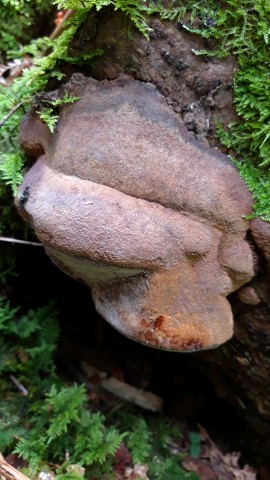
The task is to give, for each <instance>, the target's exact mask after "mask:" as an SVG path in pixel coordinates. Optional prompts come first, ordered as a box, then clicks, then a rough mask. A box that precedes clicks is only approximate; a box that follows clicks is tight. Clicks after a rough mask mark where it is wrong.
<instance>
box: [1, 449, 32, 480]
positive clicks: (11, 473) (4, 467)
mask: <svg viewBox="0 0 270 480" xmlns="http://www.w3.org/2000/svg"><path fill="white" fill-rule="evenodd" d="M0 476H1V477H3V478H4V479H5V480H30V479H29V478H28V477H26V476H25V475H23V473H21V472H19V470H17V469H16V468H14V467H12V466H11V465H9V463H7V462H6V460H5V459H4V457H3V456H2V455H1V453H0Z"/></svg>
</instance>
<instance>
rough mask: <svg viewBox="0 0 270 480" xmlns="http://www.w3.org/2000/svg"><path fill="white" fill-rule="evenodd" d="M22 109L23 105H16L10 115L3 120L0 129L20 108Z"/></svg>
mask: <svg viewBox="0 0 270 480" xmlns="http://www.w3.org/2000/svg"><path fill="white" fill-rule="evenodd" d="M21 107H22V103H18V104H17V105H15V107H13V108H12V109H11V110H10V111H9V112H8V113H7V115H6V116H5V117H4V118H3V120H1V122H0V128H1V127H2V126H3V125H4V124H5V123H6V121H7V120H8V119H9V118H10V117H11V115H13V113H15V112H16V110H18V109H19V108H21Z"/></svg>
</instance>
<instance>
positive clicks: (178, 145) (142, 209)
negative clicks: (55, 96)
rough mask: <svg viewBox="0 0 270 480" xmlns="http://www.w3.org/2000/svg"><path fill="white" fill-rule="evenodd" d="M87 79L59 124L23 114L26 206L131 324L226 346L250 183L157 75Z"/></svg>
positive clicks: (44, 234)
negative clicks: (51, 128) (194, 127)
mask: <svg viewBox="0 0 270 480" xmlns="http://www.w3.org/2000/svg"><path fill="white" fill-rule="evenodd" d="M83 84H84V85H83V88H82V89H81V91H80V93H79V95H80V97H81V99H80V100H79V101H78V102H76V103H74V104H73V105H70V106H65V107H63V108H62V111H61V115H60V120H59V124H58V126H57V130H56V132H55V133H54V134H53V135H50V134H49V133H48V131H47V129H46V128H45V127H44V125H43V124H42V123H41V121H40V120H39V119H38V118H37V117H36V115H35V114H33V112H32V113H31V112H30V113H29V114H28V117H27V118H26V119H25V120H24V121H23V123H22V126H21V130H20V140H21V144H22V146H23V147H24V148H25V149H26V151H27V152H30V153H32V155H36V156H37V157H38V161H37V162H36V163H35V165H34V166H33V167H32V168H31V169H30V171H29V172H28V173H27V174H26V175H25V178H24V181H23V183H22V185H21V186H20V189H19V192H18V197H17V205H18V208H19V210H20V212H21V214H22V215H23V216H24V218H25V219H26V220H28V221H29V222H30V223H31V224H32V226H33V228H34V229H35V231H36V233H37V235H38V237H39V239H40V240H41V241H42V242H43V243H44V245H45V247H46V251H47V253H48V254H49V255H50V257H51V258H52V260H53V261H54V262H55V263H56V265H58V266H59V267H60V268H61V269H62V270H63V271H65V272H66V273H68V274H69V275H71V276H72V277H74V278H76V279H79V280H81V281H83V282H84V283H86V284H87V285H89V286H90V287H91V289H92V295H93V299H94V302H95V305H96V308H97V310H98V311H99V312H100V313H101V315H103V317H104V318H105V319H106V320H108V322H110V323H111V324H112V325H113V326H114V327H115V328H116V329H118V330H119V331H120V332H122V333H123V334H125V335H127V336H128V337H130V338H133V339H134V340H137V341H139V342H142V343H144V344H147V345H149V346H152V347H155V348H161V349H166V350H175V351H192V350H199V349H205V348H212V347H215V346H217V345H220V344H221V343H223V342H225V341H226V340H228V339H229V338H230V337H231V335H232V333H233V321H232V313H231V308H230V304H229V302H228V301H227V299H226V296H227V295H228V294H229V293H231V292H232V291H234V290H236V289H238V288H239V287H240V286H241V285H243V284H245V283H247V282H248V281H249V280H250V279H251V278H252V276H253V274H254V272H253V259H252V252H251V249H250V247H249V244H248V243H247V242H246V241H245V235H246V231H247V229H248V222H247V221H245V220H244V219H243V216H244V215H246V214H248V213H250V208H251V207H250V205H251V196H250V194H249V192H248V191H247V188H246V187H245V185H244V183H243V182H242V180H241V179H240V178H239V175H238V173H237V171H236V169H235V168H234V166H233V165H232V164H231V163H230V161H229V160H228V158H227V157H226V156H225V155H223V154H220V153H217V152H216V151H213V150H211V149H209V148H206V147H204V146H202V145H201V144H199V143H198V142H196V141H195V140H194V138H193V137H192V136H191V135H189V134H188V133H187V132H186V129H185V127H184V126H183V124H182V121H181V119H180V117H179V116H178V115H177V114H176V113H175V112H174V111H173V110H171V108H170V107H169V106H168V105H167V104H166V101H165V99H164V98H163V96H162V95H161V94H160V93H159V92H158V91H157V90H156V89H155V87H154V86H152V85H150V84H145V83H141V82H138V81H135V80H131V79H127V78H123V79H118V80H116V81H101V82H97V81H95V80H93V79H88V80H85V79H84V82H83ZM70 85H71V86H69V87H68V88H70V90H71V91H72V82H71V84H70ZM75 94H76V95H78V85H76V92H75ZM32 146H33V147H32ZM31 149H32V152H31ZM41 153H42V155H41V156H39V155H40V154H41ZM26 188H27V201H25V202H24V203H23V204H21V202H20V199H21V198H22V195H23V192H24V191H25V189H26Z"/></svg>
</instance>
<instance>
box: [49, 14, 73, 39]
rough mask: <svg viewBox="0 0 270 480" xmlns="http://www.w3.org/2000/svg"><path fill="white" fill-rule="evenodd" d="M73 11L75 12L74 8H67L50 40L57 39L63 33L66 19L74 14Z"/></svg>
mask: <svg viewBox="0 0 270 480" xmlns="http://www.w3.org/2000/svg"><path fill="white" fill-rule="evenodd" d="M73 13H74V10H67V12H66V13H65V15H64V16H63V18H62V20H61V22H60V23H59V25H57V26H56V27H55V29H54V30H53V32H52V33H51V35H50V40H55V39H56V38H57V37H59V35H60V33H62V30H63V28H64V23H65V21H66V20H68V18H70V17H71V16H72V15H73Z"/></svg>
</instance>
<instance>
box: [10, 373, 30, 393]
mask: <svg viewBox="0 0 270 480" xmlns="http://www.w3.org/2000/svg"><path fill="white" fill-rule="evenodd" d="M9 378H10V380H11V381H12V382H13V383H14V385H15V386H16V387H17V388H18V390H19V391H20V392H21V394H22V395H23V396H24V397H27V396H28V390H27V389H26V388H25V387H24V386H23V384H22V383H21V382H20V381H19V380H18V379H17V378H16V377H14V375H9Z"/></svg>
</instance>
